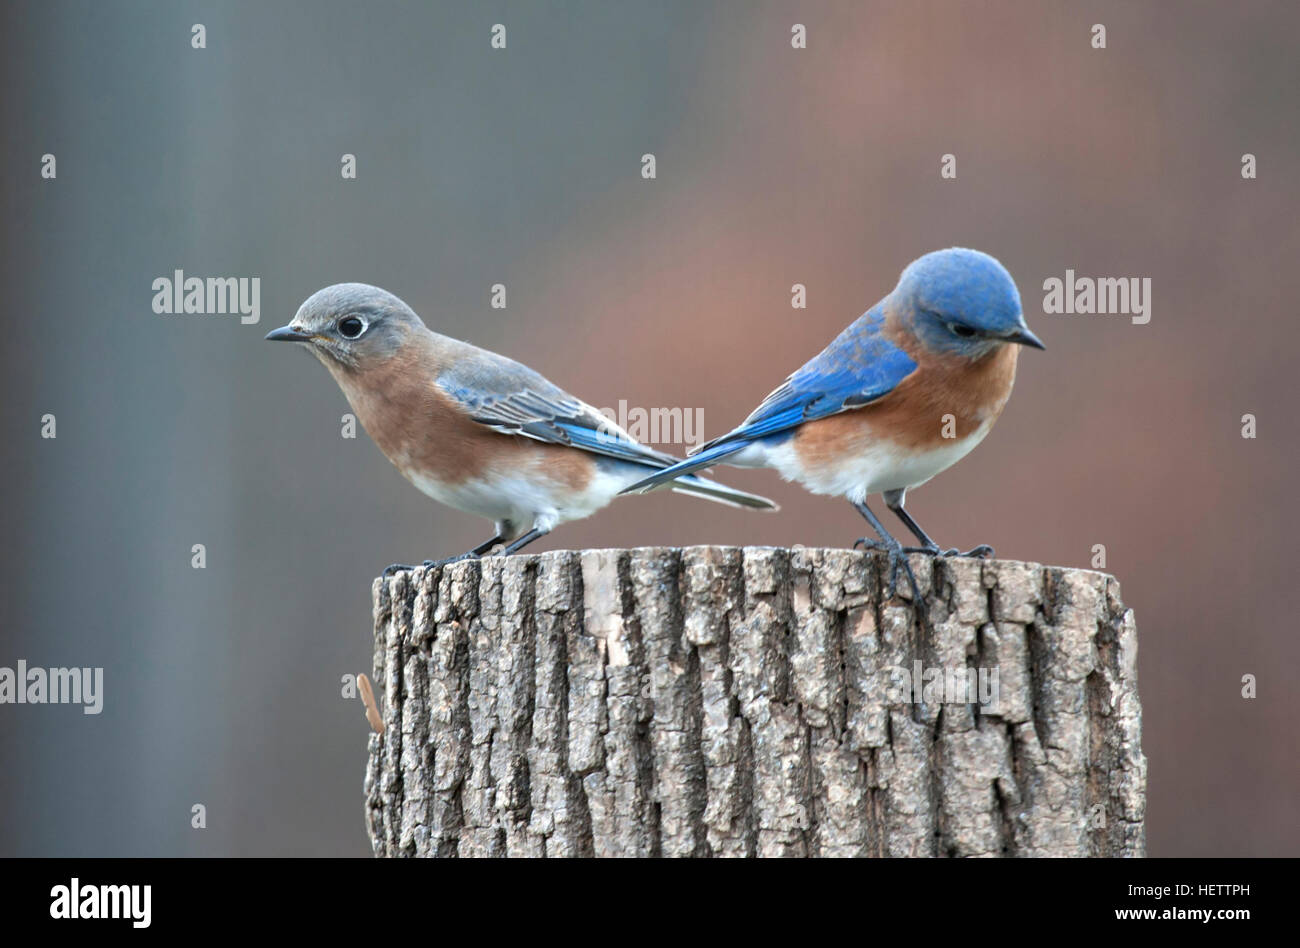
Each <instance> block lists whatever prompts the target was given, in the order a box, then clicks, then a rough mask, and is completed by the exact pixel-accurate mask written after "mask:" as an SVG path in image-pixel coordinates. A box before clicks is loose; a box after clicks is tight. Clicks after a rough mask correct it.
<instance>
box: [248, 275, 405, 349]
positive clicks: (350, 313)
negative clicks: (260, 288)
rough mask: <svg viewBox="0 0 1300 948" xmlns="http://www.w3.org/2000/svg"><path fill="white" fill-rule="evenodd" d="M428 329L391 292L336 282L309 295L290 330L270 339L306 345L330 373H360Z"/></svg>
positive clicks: (269, 335) (277, 332)
mask: <svg viewBox="0 0 1300 948" xmlns="http://www.w3.org/2000/svg"><path fill="white" fill-rule="evenodd" d="M424 328H425V327H424V323H423V322H421V320H420V317H419V316H417V315H415V312H414V311H413V310H412V309H411V307H409V306H407V305H406V304H405V303H403V302H402V301H401V300H399V299H398V298H397V297H396V296H394V295H393V294H392V293H389V292H388V291H387V290H381V289H380V288H379V287H377V286H370V285H369V284H366V283H336V284H334V285H333V286H327V287H325V289H323V290H317V291H316V292H315V293H313V294H312V295H311V296H309V297H308V298H307V301H306V302H305V303H303V304H302V305H301V306H299V307H298V313H297V315H295V316H294V317H293V320H292V321H291V322H290V323H289V325H287V326H282V327H280V328H279V329H273V330H272V331H271V332H269V333H267V334H266V338H267V339H271V340H274V341H278V342H301V343H305V344H307V345H308V346H310V347H311V351H312V352H313V353H315V354H316V357H317V358H319V359H320V360H321V361H322V362H324V363H325V365H326V367H328V368H330V369H331V370H332V369H335V368H343V369H353V370H356V369H360V368H363V367H365V366H369V365H375V364H377V363H380V362H384V361H387V359H388V358H389V357H390V356H392V355H393V353H395V352H397V351H398V350H399V349H400V348H401V347H402V345H403V344H404V343H405V342H406V340H407V339H409V338H410V336H411V335H412V334H413V333H416V332H419V331H421V330H423V329H424Z"/></svg>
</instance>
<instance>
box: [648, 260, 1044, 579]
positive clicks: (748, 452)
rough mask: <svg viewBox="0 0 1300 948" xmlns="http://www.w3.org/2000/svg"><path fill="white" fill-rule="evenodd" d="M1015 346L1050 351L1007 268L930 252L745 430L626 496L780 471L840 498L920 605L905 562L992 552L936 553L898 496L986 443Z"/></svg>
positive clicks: (1005, 392) (1007, 390)
mask: <svg viewBox="0 0 1300 948" xmlns="http://www.w3.org/2000/svg"><path fill="white" fill-rule="evenodd" d="M1020 346H1034V347H1035V348H1038V349H1042V348H1044V347H1043V344H1042V342H1040V341H1039V339H1038V337H1037V336H1035V335H1034V334H1033V333H1032V332H1030V331H1029V327H1028V326H1027V325H1025V318H1024V314H1023V313H1022V312H1021V309H1020V294H1019V293H1018V292H1017V291H1016V284H1015V282H1014V281H1013V280H1012V279H1011V275H1010V274H1009V273H1007V271H1006V269H1005V268H1004V267H1003V266H1002V264H1000V263H999V262H998V261H997V260H995V259H993V258H992V257H990V256H989V255H988V254H985V253H980V252H979V251H978V250H965V249H961V248H952V249H949V250H939V251H936V252H934V253H928V254H926V255H925V256H923V257H921V258H920V259H918V260H915V261H913V262H912V263H911V264H910V265H909V266H908V267H907V269H905V270H904V271H903V275H902V276H901V277H900V278H899V281H898V286H896V287H895V288H894V291H893V292H892V293H890V294H889V295H888V296H886V297H885V298H884V299H883V300H881V301H880V302H879V303H877V304H876V305H875V306H873V307H872V308H871V309H870V310H868V311H867V312H866V313H865V314H864V315H863V316H862V317H860V318H859V319H858V320H857V321H856V322H854V323H853V324H852V325H850V326H849V327H848V328H847V329H845V330H844V331H843V332H842V333H840V334H839V336H837V337H836V338H835V340H834V341H833V342H832V343H831V344H830V345H829V346H827V347H826V348H825V349H824V350H823V351H822V352H821V353H820V354H819V355H817V356H816V357H814V358H813V359H812V360H810V361H809V362H807V363H806V364H805V365H804V366H803V367H802V368H801V369H799V370H798V371H796V372H795V373H794V374H793V375H791V376H790V377H789V378H788V379H786V380H785V382H784V383H783V384H782V385H781V386H780V387H779V388H778V389H776V390H775V391H774V392H772V394H770V395H768V396H767V398H765V399H764V400H763V403H762V404H761V405H759V406H758V408H756V409H754V411H753V413H752V414H751V415H750V416H749V417H748V418H746V419H745V421H744V423H743V424H741V425H740V427H738V428H736V429H734V430H733V431H730V432H728V433H727V434H725V435H723V436H722V437H721V438H716V439H715V440H713V441H710V442H708V443H707V444H704V445H701V446H700V447H699V448H698V449H697V450H696V451H694V452H692V454H693V455H694V456H693V457H692V458H690V459H689V460H686V461H682V462H681V463H679V464H674V465H673V466H672V467H668V468H665V469H663V470H661V471H656V472H655V473H654V474H652V475H650V476H649V477H647V478H645V479H644V480H642V481H640V482H639V483H636V484H633V485H632V486H631V487H629V488H627V490H629V491H639V490H644V489H648V488H652V487H655V486H658V485H660V484H663V483H664V482H666V481H670V480H672V479H673V478H674V477H681V476H682V475H689V474H690V473H691V472H693V471H698V470H700V469H701V468H706V467H709V466H710V465H713V464H717V463H718V462H719V461H726V463H728V464H733V465H736V466H737V467H773V468H776V469H777V470H778V471H779V472H780V473H781V475H782V476H783V477H785V478H786V479H787V480H792V481H797V482H798V483H800V484H802V485H803V486H804V487H806V488H807V489H808V490H810V491H812V492H813V493H815V494H832V495H843V496H845V497H847V498H848V500H849V502H850V503H851V504H853V506H854V507H855V508H857V510H858V512H859V513H861V514H862V516H863V517H865V518H866V520H867V522H868V523H869V524H870V525H871V528H872V529H873V530H874V531H875V532H876V534H877V535H878V537H879V539H875V540H872V539H867V538H863V539H861V540H859V541H858V543H860V544H863V545H864V546H869V547H873V548H876V549H881V550H884V551H885V552H887V553H888V554H889V560H890V582H889V594H890V595H891V596H892V595H893V594H894V592H895V590H896V588H897V580H898V570H899V567H900V565H901V566H902V567H903V568H904V569H905V571H906V572H907V575H908V579H909V580H910V581H911V585H912V591H913V594H914V595H915V594H916V577H915V576H914V575H913V573H912V569H911V566H910V565H909V564H908V563H907V560H906V557H905V556H904V554H905V553H909V552H924V553H929V554H931V555H935V554H939V553H940V552H943V555H945V556H952V555H963V556H982V555H988V554H992V552H993V548H992V547H990V546H987V545H982V546H978V547H976V548H975V549H973V550H971V551H969V552H968V553H964V554H958V551H957V550H947V551H941V550H940V548H939V545H938V544H937V543H935V542H934V541H933V540H931V539H930V537H929V536H927V535H926V533H925V531H924V530H922V529H921V527H920V525H919V524H917V522H916V521H915V520H913V519H912V517H911V515H910V514H909V513H908V512H907V511H906V510H904V509H903V498H904V495H905V494H906V493H907V489H908V488H909V487H916V486H918V485H920V484H924V483H925V482H926V481H928V480H929V479H930V478H932V477H934V475H936V474H938V473H939V472H940V471H942V470H944V469H946V468H948V467H949V466H951V465H952V464H955V463H956V462H957V461H959V460H960V459H961V458H963V457H965V456H966V454H967V453H968V452H970V450H971V449H972V448H974V447H975V445H977V444H979V443H980V441H982V440H983V439H984V436H985V435H987V434H988V433H989V429H990V428H992V427H993V422H995V421H996V420H997V417H998V415H999V414H1001V412H1002V408H1003V406H1004V405H1006V403H1007V398H1008V397H1009V396H1010V395H1011V385H1012V382H1013V381H1014V380H1015V375H1016V356H1017V354H1018V353H1019V347H1020ZM875 493H879V494H882V495H883V496H884V500H885V506H887V507H888V508H889V509H890V510H892V511H893V512H894V513H895V514H896V515H897V516H898V518H899V519H900V520H901V521H902V522H903V525H904V526H906V527H907V529H908V530H910V531H911V532H912V534H913V535H914V536H915V537H916V539H917V540H918V541H919V542H920V543H921V546H920V547H904V546H903V545H902V544H901V543H899V542H898V540H896V539H894V537H892V536H890V534H889V533H888V532H887V531H886V530H885V528H884V526H882V525H881V523H880V521H879V520H878V519H877V518H876V515H875V514H874V513H872V511H871V509H870V508H868V507H867V505H866V498H867V495H868V494H875ZM854 545H855V546H856V545H858V544H854Z"/></svg>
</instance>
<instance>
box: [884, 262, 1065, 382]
mask: <svg viewBox="0 0 1300 948" xmlns="http://www.w3.org/2000/svg"><path fill="white" fill-rule="evenodd" d="M887 304H888V305H889V307H890V308H891V309H892V310H893V311H894V312H895V313H897V314H898V316H899V318H900V319H901V320H902V322H903V324H904V325H905V326H906V327H907V328H908V329H910V330H911V331H912V332H913V333H914V334H915V335H916V337H917V338H918V339H920V340H921V342H922V344H923V345H925V346H926V347H927V348H929V349H933V350H936V351H939V352H946V353H954V354H957V355H962V356H966V357H967V358H971V359H977V358H979V357H981V356H984V355H987V354H988V353H989V352H992V351H993V350H994V349H997V348H999V347H1000V346H1003V345H1007V344H1008V343H1011V344H1017V345H1022V346H1033V347H1035V348H1037V349H1042V348H1044V346H1043V344H1042V342H1040V341H1039V339H1038V337H1037V336H1035V335H1034V334H1033V333H1032V332H1030V331H1029V327H1028V326H1027V325H1025V317H1024V314H1023V313H1022V312H1021V311H1020V293H1019V292H1018V291H1017V290H1016V284H1015V281H1014V280H1012V279H1011V274H1010V273H1008V272H1007V270H1006V267H1004V266H1002V264H1000V263H998V262H997V261H996V260H995V259H993V258H992V257H990V256H989V255H988V254H986V253H980V252H979V251H978V250H966V249H964V248H962V247H953V248H950V249H948V250H936V251H935V252H934V253H927V254H926V255H925V256H924V257H919V258H917V259H916V260H913V261H912V262H911V263H910V264H908V266H907V269H906V270H904V271H903V275H902V276H901V277H899V280H898V286H896V287H895V288H894V292H893V293H891V294H890V295H889V299H888V300H887Z"/></svg>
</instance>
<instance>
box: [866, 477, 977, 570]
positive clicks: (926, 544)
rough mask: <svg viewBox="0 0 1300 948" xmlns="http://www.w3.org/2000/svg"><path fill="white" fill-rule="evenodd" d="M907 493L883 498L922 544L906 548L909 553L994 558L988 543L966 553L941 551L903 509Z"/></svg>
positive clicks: (887, 494) (891, 492) (890, 492)
mask: <svg viewBox="0 0 1300 948" xmlns="http://www.w3.org/2000/svg"><path fill="white" fill-rule="evenodd" d="M906 493H907V491H906V489H904V490H887V491H885V492H884V493H883V494H882V495H881V496H882V497H884V498H885V506H886V507H888V508H889V509H890V510H892V511H893V512H894V516H895V517H897V518H898V519H899V520H901V521H903V526H905V527H907V529H909V530H911V531H912V536H914V537H916V539H917V540H918V541H919V542H920V544H921V545H920V546H919V547H905V548H904V549H906V550H907V551H908V552H916V553H929V554H930V555H931V556H992V555H993V547H991V546H989V545H988V544H987V543H981V544H980V545H979V546H977V547H974V548H973V549H970V550H967V551H966V552H965V553H963V552H961V551H960V550H958V549H957V548H956V547H953V548H952V549H950V550H944V549H941V548H940V546H939V544H937V543H935V542H934V541H933V540H931V539H930V537H929V535H928V534H926V532H925V531H924V530H922V529H921V525H920V524H919V523H917V522H916V521H915V520H913V519H912V515H911V514H910V513H908V512H907V511H906V510H904V509H903V497H904V495H905V494H906Z"/></svg>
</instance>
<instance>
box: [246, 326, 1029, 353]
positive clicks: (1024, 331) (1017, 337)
mask: <svg viewBox="0 0 1300 948" xmlns="http://www.w3.org/2000/svg"><path fill="white" fill-rule="evenodd" d="M276 331H277V332H278V331H279V330H276ZM267 338H268V339H269V338H270V336H268V337H267ZM1007 342H1014V343H1016V344H1017V345H1020V346H1033V347H1034V348H1035V349H1046V348H1047V346H1045V345H1043V340H1041V339H1039V338H1038V337H1037V336H1035V335H1034V334H1033V333H1032V332H1030V331H1029V327H1028V326H1022V327H1021V328H1020V329H1019V330H1017V331H1016V332H1015V334H1014V335H1010V336H1007Z"/></svg>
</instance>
